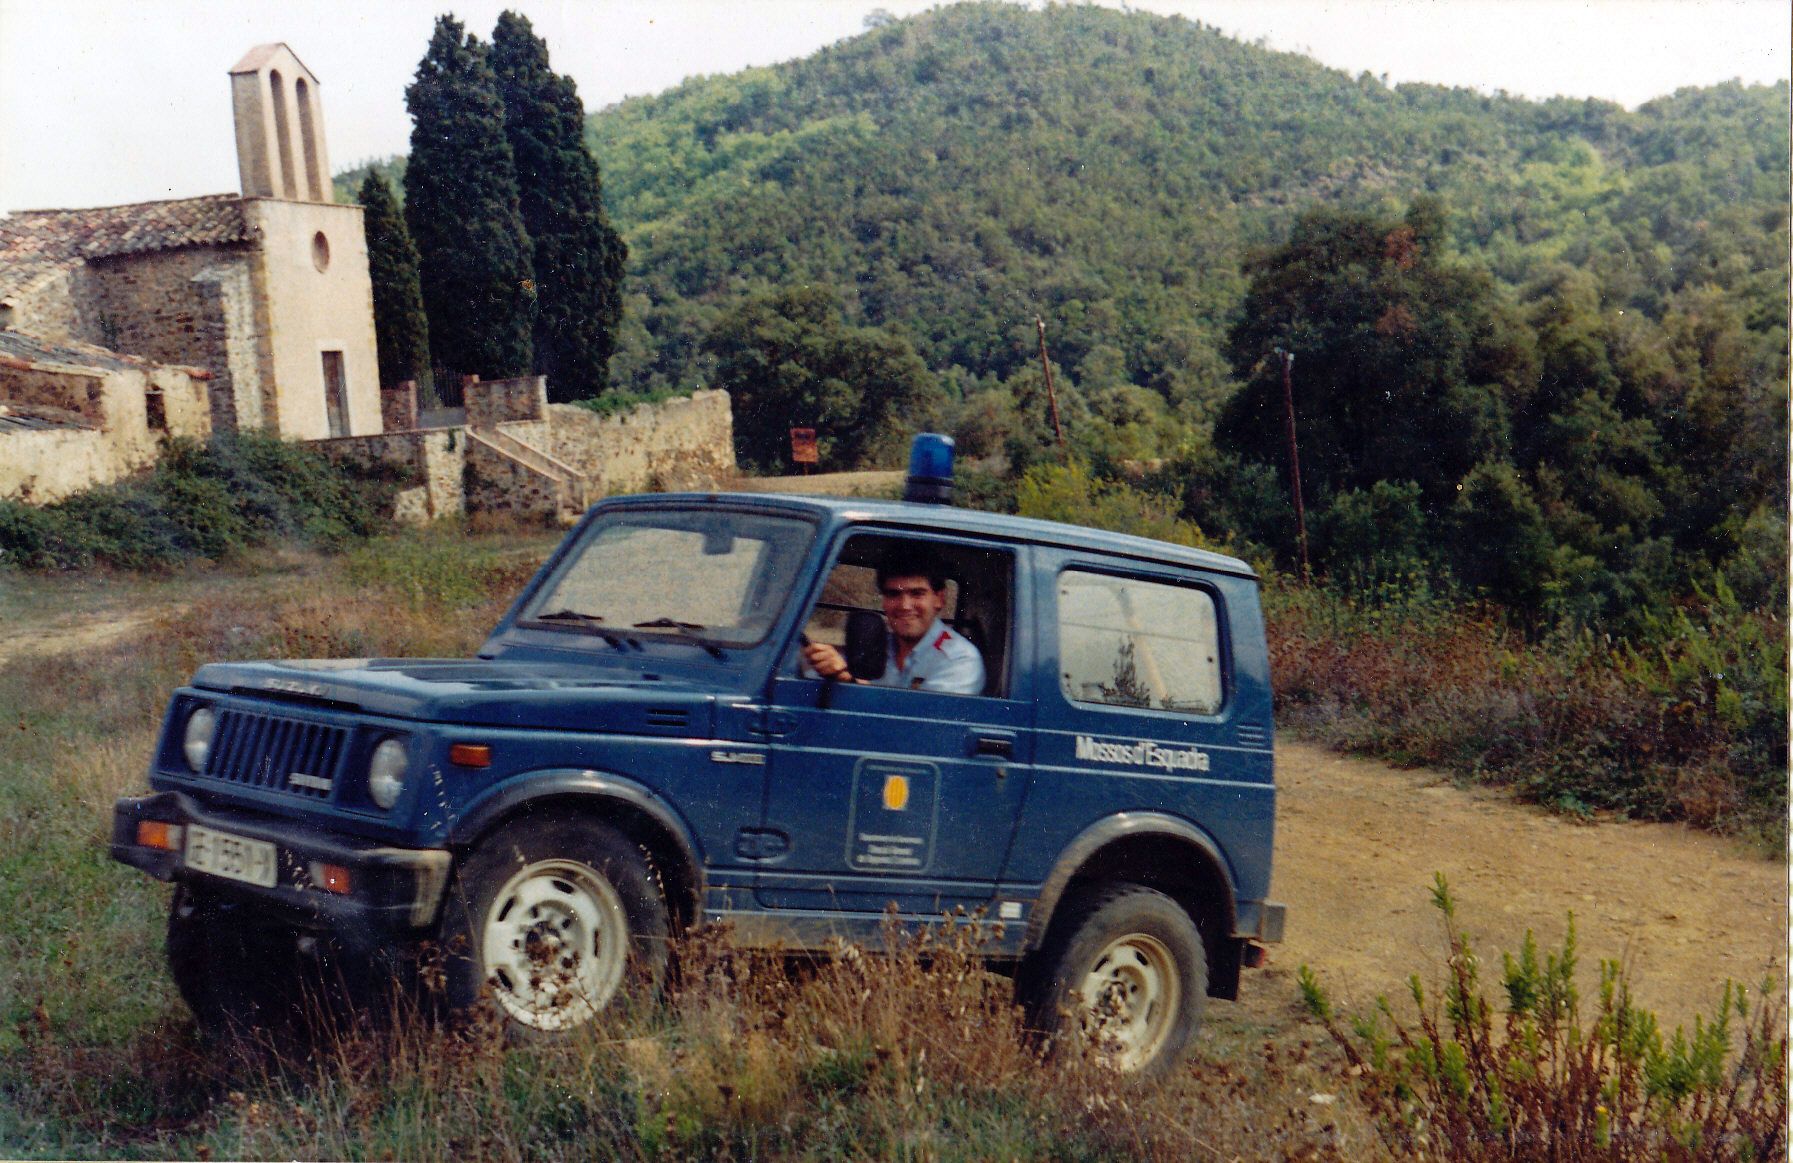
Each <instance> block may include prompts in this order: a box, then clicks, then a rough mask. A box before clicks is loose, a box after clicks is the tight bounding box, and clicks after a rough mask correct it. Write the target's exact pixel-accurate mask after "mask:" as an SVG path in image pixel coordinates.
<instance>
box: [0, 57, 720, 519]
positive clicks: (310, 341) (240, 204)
mask: <svg viewBox="0 0 1793 1163" xmlns="http://www.w3.org/2000/svg"><path fill="white" fill-rule="evenodd" d="M230 85H231V104H232V108H233V111H234V114H235V119H236V144H237V167H238V172H239V175H240V177H241V185H242V192H241V193H238V194H213V195H208V196H205V197H200V198H177V199H173V200H170V201H161V202H141V203H137V204H134V205H130V206H105V207H100V208H98V209H92V210H29V211H24V212H21V213H16V214H13V215H11V216H10V217H6V218H0V499H10V500H23V501H27V502H30V503H33V504H48V503H51V502H54V501H57V500H61V499H62V498H65V497H68V496H71V495H73V494H75V493H78V492H81V491H82V490H84V489H88V488H91V487H93V486H95V485H100V484H106V483H110V482H112V481H116V480H119V479H120V478H122V477H125V476H127V475H129V474H131V473H133V472H136V471H138V470H139V469H143V468H145V467H148V466H149V465H151V464H153V463H154V462H155V459H156V457H157V455H158V453H159V449H160V445H161V441H162V438H163V437H166V436H187V437H194V438H199V439H203V438H205V437H207V436H209V435H210V434H211V433H212V432H213V431H217V430H244V429H256V430H260V431H263V432H267V433H271V434H273V435H277V436H281V437H284V438H287V439H294V440H306V441H316V442H318V447H319V449H320V450H321V451H323V452H324V453H325V454H327V455H329V456H332V457H337V458H343V459H351V458H352V459H359V460H364V461H365V460H378V461H383V462H386V463H387V464H390V465H395V466H397V467H398V468H399V470H400V472H401V475H402V476H404V477H406V478H408V479H409V480H410V481H411V482H413V484H412V487H409V488H406V489H405V490H403V491H402V492H401V494H400V497H399V507H398V515H399V516H401V517H408V518H412V519H417V520H429V519H434V518H436V517H440V516H444V515H448V514H452V513H458V512H462V511H464V510H465V509H468V508H474V509H486V510H491V509H507V510H511V511H514V512H518V513H523V514H531V515H538V516H542V517H546V518H557V519H561V520H567V519H570V518H571V517H572V516H575V515H576V514H577V513H578V512H579V511H580V510H582V509H583V508H584V506H585V505H586V504H588V503H589V502H590V501H592V500H595V499H596V498H597V496H599V495H601V494H602V493H604V492H614V491H623V490H627V489H636V488H641V487H644V486H648V485H664V486H666V487H671V488H700V487H714V485H715V483H716V482H717V481H719V480H724V479H727V478H729V477H731V476H732V475H733V473H734V468H735V462H734V447H733V439H732V430H733V429H732V419H731V416H730V411H729V400H728V396H727V394H726V393H723V392H699V393H697V394H696V395H694V396H693V397H692V398H691V399H688V400H675V401H671V402H668V403H666V404H663V405H656V406H648V405H643V406H641V407H639V408H636V409H634V410H633V411H631V412H630V413H628V414H626V415H623V416H617V417H599V416H596V415H594V414H593V413H591V412H589V411H586V410H584V409H581V408H576V407H571V406H568V405H560V404H556V405H553V406H550V405H549V404H548V402H547V395H546V386H545V382H544V381H543V380H542V378H541V377H540V376H532V377H524V378H522V379H519V380H509V381H498V382H493V383H485V384H481V383H478V382H477V379H475V381H474V382H472V383H470V384H469V385H468V389H467V407H466V409H465V410H464V411H463V412H461V413H459V414H456V415H454V416H451V417H448V418H446V419H444V418H443V417H441V416H437V417H435V418H434V419H435V421H436V422H435V423H434V424H432V425H429V426H425V424H424V423H423V422H422V420H421V419H420V417H419V414H418V410H417V401H416V396H415V387H414V385H410V384H404V385H391V386H389V387H387V388H386V389H385V390H382V385H381V384H380V383H379V366H378V357H377V356H376V353H375V346H374V316H373V288H372V284H371V283H370V281H369V278H368V269H367V243H366V234H365V230H364V227H363V224H362V211H361V207H360V206H357V205H338V204H337V203H336V202H335V201H334V199H333V192H332V183H331V175H330V159H329V153H328V151H327V150H326V149H325V143H324V117H323V106H322V103H321V100H320V95H319V89H318V82H317V78H315V77H314V76H312V74H311V73H310V71H309V70H307V69H306V68H305V66H304V65H303V64H302V63H300V61H299V58H298V57H297V56H295V55H293V52H292V50H291V49H289V48H288V47H287V46H286V45H284V44H268V45H262V46H260V47H258V48H255V49H252V50H250V52H249V54H248V55H247V56H245V57H244V58H243V59H242V60H241V61H239V62H238V63H237V65H236V67H235V68H234V69H232V70H231V71H230Z"/></svg>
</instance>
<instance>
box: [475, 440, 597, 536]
mask: <svg viewBox="0 0 1793 1163" xmlns="http://www.w3.org/2000/svg"><path fill="white" fill-rule="evenodd" d="M466 433H467V505H468V508H469V509H473V510H482V509H483V510H504V511H508V512H512V513H516V514H517V515H519V516H530V517H542V518H548V519H552V520H554V521H557V522H559V523H560V524H563V525H570V524H572V523H573V522H574V521H577V520H578V519H579V516H580V514H582V513H584V512H585V508H586V506H587V505H588V504H589V503H590V499H589V495H590V492H591V481H590V479H589V478H587V477H586V475H585V474H584V473H582V472H580V471H578V470H577V469H575V468H572V467H570V466H568V465H566V464H563V463H561V462H560V461H558V460H555V459H554V458H553V457H551V456H549V455H548V454H547V453H545V452H543V451H541V450H540V449H538V448H534V447H532V446H530V445H528V444H525V443H524V442H523V441H521V440H518V439H517V438H516V437H515V436H512V435H511V434H510V433H508V432H504V431H502V430H500V429H499V428H497V427H495V426H481V427H478V428H471V427H470V428H468V429H466Z"/></svg>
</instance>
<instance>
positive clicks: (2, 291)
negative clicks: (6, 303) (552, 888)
mask: <svg viewBox="0 0 1793 1163" xmlns="http://www.w3.org/2000/svg"><path fill="white" fill-rule="evenodd" d="M248 238H249V227H248V223H247V222H246V221H245V219H244V215H243V199H242V198H241V197H239V196H237V195H236V194H208V195H206V196H205V197H201V198H176V199H173V200H172V201H166V202H138V203H134V204H132V205H129V206H101V207H98V208H96V209H92V210H22V211H19V212H17V213H14V214H13V215H11V216H10V217H7V218H0V296H4V295H7V294H10V293H13V292H18V291H23V290H26V289H28V288H30V287H32V286H34V285H36V284H37V283H38V282H40V281H42V280H43V279H45V278H47V277H48V276H49V275H51V274H52V273H54V272H56V271H58V270H67V269H70V268H72V267H75V266H78V265H80V264H81V263H82V262H85V261H87V260H88V259H94V258H107V257H110V256H112V255H121V254H143V253H145V252H148V251H156V250H173V249H176V248H178V247H183V246H204V245H217V244H220V243H231V242H244V241H247V240H248Z"/></svg>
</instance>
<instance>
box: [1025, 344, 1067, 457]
mask: <svg viewBox="0 0 1793 1163" xmlns="http://www.w3.org/2000/svg"><path fill="white" fill-rule="evenodd" d="M1033 321H1034V325H1035V326H1036V327H1038V328H1039V329H1040V370H1041V371H1043V372H1045V373H1046V402H1047V403H1048V404H1049V405H1051V407H1052V431H1053V433H1054V434H1055V435H1056V436H1057V437H1058V454H1059V455H1060V456H1062V457H1064V458H1065V462H1066V463H1067V464H1068V463H1070V460H1071V454H1070V453H1069V452H1067V451H1066V450H1065V429H1064V425H1062V424H1060V423H1059V422H1058V391H1057V390H1056V389H1055V388H1053V386H1052V363H1051V361H1050V360H1048V359H1047V358H1046V321H1045V320H1044V319H1042V318H1040V316H1038V315H1035V316H1034V317H1033Z"/></svg>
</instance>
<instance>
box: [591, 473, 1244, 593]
mask: <svg viewBox="0 0 1793 1163" xmlns="http://www.w3.org/2000/svg"><path fill="white" fill-rule="evenodd" d="M716 501H727V502H730V503H738V504H741V505H745V506H748V507H753V508H777V509H785V510H797V511H801V512H807V513H813V514H816V515H818V516H826V517H830V518H833V519H835V520H841V521H854V522H859V521H866V522H877V523H880V524H886V525H899V526H907V527H909V528H912V529H926V530H940V531H943V532H955V533H982V534H985V535H987V536H991V537H1002V538H1006V539H1008V540H1010V541H1025V542H1031V543H1035V544H1045V545H1059V546H1064V547H1066V548H1070V549H1082V550H1089V551H1093V552H1097V553H1108V554H1114V555H1116V556H1119V557H1131V558H1137V559H1143V560H1146V561H1162V562H1166V563H1170V564H1175V565H1186V566H1193V567H1195V568H1197V569H1206V570H1212V571H1215V572H1220V573H1231V574H1238V575H1240V576H1242V577H1249V578H1254V579H1255V578H1256V577H1257V572H1256V571H1255V570H1253V569H1252V568H1251V566H1249V565H1247V564H1246V563H1245V562H1243V561H1240V560H1239V559H1238V558H1236V557H1228V556H1227V555H1226V554H1223V553H1214V552H1212V551H1210V550H1206V549H1191V548H1189V547H1188V546H1185V545H1172V544H1171V543H1170V542H1168V541H1154V540H1152V539H1151V538H1149V537H1133V536H1130V535H1129V534H1125V533H1110V532H1108V531H1107V530H1104V529H1091V528H1089V527H1087V526H1083V525H1066V524H1064V523H1062V522H1059V521H1041V520H1039V519H1037V518H1034V517H1015V516H1010V515H1008V514H1006V513H987V512H984V511H983V510H981V509H961V508H959V507H958V506H956V505H926V504H917V503H914V502H910V501H873V500H866V499H864V498H860V497H821V496H799V495H797V494H794V493H657V494H648V495H642V496H634V497H616V498H612V499H611V500H609V501H605V502H603V504H604V505H605V506H609V505H611V504H631V505H632V504H656V503H665V502H672V503H675V504H690V503H692V502H700V503H709V502H716Z"/></svg>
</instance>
